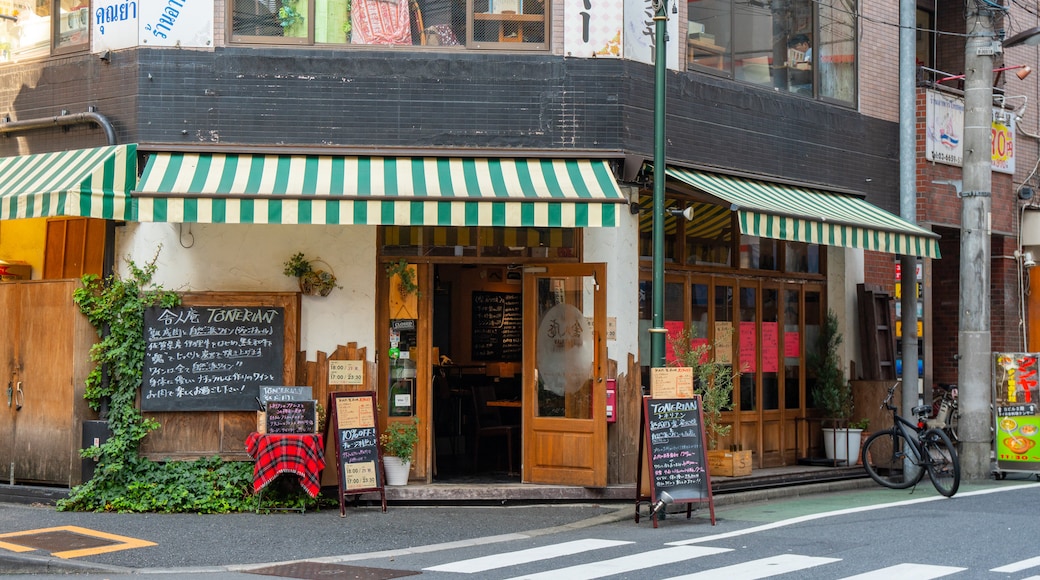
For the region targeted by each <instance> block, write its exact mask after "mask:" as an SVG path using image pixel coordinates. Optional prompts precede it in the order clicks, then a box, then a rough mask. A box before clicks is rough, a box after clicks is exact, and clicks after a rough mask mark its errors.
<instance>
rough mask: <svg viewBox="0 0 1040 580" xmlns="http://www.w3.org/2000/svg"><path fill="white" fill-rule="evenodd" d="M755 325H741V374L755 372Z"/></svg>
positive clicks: (748, 323)
mask: <svg viewBox="0 0 1040 580" xmlns="http://www.w3.org/2000/svg"><path fill="white" fill-rule="evenodd" d="M755 338H756V337H755V323H754V322H741V323H740V372H742V373H753V372H755Z"/></svg>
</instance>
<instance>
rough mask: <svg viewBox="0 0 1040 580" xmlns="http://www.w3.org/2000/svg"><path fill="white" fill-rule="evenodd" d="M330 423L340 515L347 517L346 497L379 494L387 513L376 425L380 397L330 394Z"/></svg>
mask: <svg viewBox="0 0 1040 580" xmlns="http://www.w3.org/2000/svg"><path fill="white" fill-rule="evenodd" d="M328 407H329V420H328V423H327V425H326V427H325V429H326V436H327V435H328V430H329V429H332V430H333V431H334V433H335V441H336V466H337V467H338V469H339V512H340V516H341V517H342V516H344V515H346V510H345V508H344V503H343V502H344V497H345V496H347V495H357V494H360V493H364V492H367V491H378V492H379V495H380V498H382V502H383V511H384V512H385V511H386V495H385V492H384V490H383V470H382V467H381V465H382V454H381V453H380V451H379V428H378V426H377V424H376V394H375V393H374V392H372V391H357V392H337V393H330V394H329V405H328Z"/></svg>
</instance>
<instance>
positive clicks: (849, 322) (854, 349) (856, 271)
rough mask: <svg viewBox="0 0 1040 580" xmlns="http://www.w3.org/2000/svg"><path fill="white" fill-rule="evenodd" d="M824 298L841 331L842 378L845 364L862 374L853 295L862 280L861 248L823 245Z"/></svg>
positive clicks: (857, 322) (846, 374) (856, 308)
mask: <svg viewBox="0 0 1040 580" xmlns="http://www.w3.org/2000/svg"><path fill="white" fill-rule="evenodd" d="M827 274H828V276H827V301H828V308H830V309H831V310H833V311H834V313H835V314H837V315H838V329H839V330H840V331H841V335H842V338H843V342H842V356H841V358H842V366H843V368H844V369H845V376H846V378H850V379H858V378H860V377H859V376H855V377H850V376H849V363H850V362H851V361H855V362H856V369H857V370H856V374H857V375H862V373H863V365H862V364H860V363H861V361H859V360H858V357H859V353H860V348H859V343H860V340H859V324H860V321H859V307H858V306H857V304H858V300H857V298H856V292H857V291H856V286H857V285H859V284H862V283H863V281H864V276H865V274H864V262H863V250H850V249H845V248H839V247H833V246H828V247H827Z"/></svg>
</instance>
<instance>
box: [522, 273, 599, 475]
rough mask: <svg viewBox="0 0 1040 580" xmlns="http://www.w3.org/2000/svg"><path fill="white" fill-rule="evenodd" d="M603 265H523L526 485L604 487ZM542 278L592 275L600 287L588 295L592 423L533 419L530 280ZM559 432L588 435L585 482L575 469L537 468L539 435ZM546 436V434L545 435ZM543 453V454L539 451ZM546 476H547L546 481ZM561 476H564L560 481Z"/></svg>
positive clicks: (532, 290)
mask: <svg viewBox="0 0 1040 580" xmlns="http://www.w3.org/2000/svg"><path fill="white" fill-rule="evenodd" d="M606 270H607V268H606V264H602V263H575V264H558V263H557V264H548V263H547V264H537V265H528V266H525V268H524V280H523V304H524V330H523V335H524V345H525V348H524V356H523V373H522V376H523V387H522V393H523V409H522V411H523V412H522V421H521V423H522V424H521V441H522V447H521V458H522V470H521V471H522V480H523V482H525V483H528V482H532V483H556V484H559V485H583V486H585V487H605V486H606V484H607V417H606V378H607V377H606V369H607V347H606V320H607V316H606V307H607V294H606V293H607V288H606V279H607V278H606ZM545 276H560V277H576V276H579V277H583V276H593V277H595V279H596V281H597V286H599V288H598V289H597V290H594V292H593V301H594V303H593V308H594V309H595V310H594V313H593V316H594V320H593V340H594V341H595V345H594V350H593V352H594V354H593V369H592V371H593V372H592V381H593V388H592V418H591V419H567V418H562V417H539V416H537V415H536V414H535V411H536V409H537V406H538V401H537V392H536V385H535V381H534V376H535V366H536V356H537V355H536V352H535V349H534V345H535V344H536V339H537V331H538V323H539V321H538V320H535V316H536V315H537V307H536V302H537V288H536V287H535V280H536V279H537V278H539V277H545ZM575 422H580V423H581V427H582V429H581V430H580V431H577V430H575V427H577V425H575ZM543 433H550V434H560V433H588V434H589V438H590V439H591V440H592V442H593V449H592V451H591V452H590V453H591V457H590V458H588V459H589V461H587V464H588V465H589V466H590V467H589V469H588V470H587V471H588V477H585V478H582V477H580V476H581V473H580V471H579V470H578V469H572V470H570V471H569V472H568V471H565V470H564V469H565V468H564V467H562V466H561V467H558V468H556V471H555V472H554V471H553V469H554V468H553V466H552V465H546V466H544V467H543V466H542V465H541V460H540V459H538V458H539V457H540V456H537V455H536V454H537V453H538V452H539V451H540V450H542V449H541V448H540V446H538V445H536V443H535V442H536V441H537V440H538V438H539V437H540V436H542V435H541V434H543ZM550 436H551V435H550ZM542 451H546V450H542ZM546 476H548V477H546ZM560 476H564V477H560Z"/></svg>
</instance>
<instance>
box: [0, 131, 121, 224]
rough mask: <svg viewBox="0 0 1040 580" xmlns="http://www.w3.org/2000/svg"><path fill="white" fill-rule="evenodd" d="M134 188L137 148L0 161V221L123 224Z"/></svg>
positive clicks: (117, 148)
mask: <svg viewBox="0 0 1040 580" xmlns="http://www.w3.org/2000/svg"><path fill="white" fill-rule="evenodd" d="M136 183H137V145H135V144H129V145H110V146H107V147H98V148H94V149H76V150H71V151H58V152H54V153H38V154H35V155H20V156H15V157H0V220H10V219H21V218H41V217H61V216H68V217H92V218H102V219H114V220H126V219H129V218H130V212H131V204H130V202H129V201H128V198H127V196H128V195H129V193H130V191H131V190H132V189H133V187H134V185H135V184H136Z"/></svg>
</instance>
